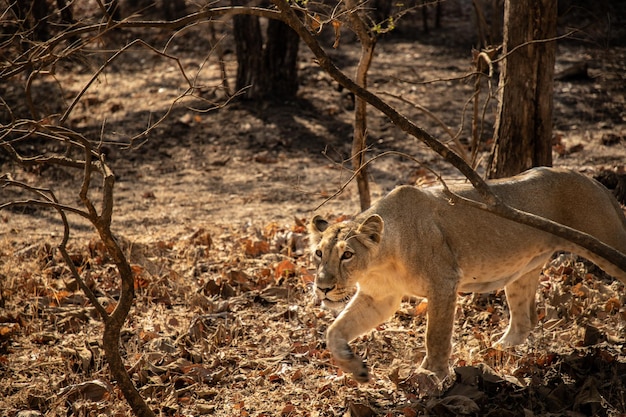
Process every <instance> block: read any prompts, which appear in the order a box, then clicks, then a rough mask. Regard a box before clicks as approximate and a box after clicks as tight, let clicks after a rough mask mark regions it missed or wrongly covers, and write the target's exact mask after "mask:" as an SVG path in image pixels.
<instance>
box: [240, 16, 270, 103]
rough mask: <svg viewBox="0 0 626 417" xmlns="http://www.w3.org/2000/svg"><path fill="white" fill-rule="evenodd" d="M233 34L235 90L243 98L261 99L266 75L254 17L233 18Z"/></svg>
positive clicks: (258, 27)
mask: <svg viewBox="0 0 626 417" xmlns="http://www.w3.org/2000/svg"><path fill="white" fill-rule="evenodd" d="M233 33H234V35H235V49H236V51H237V77H236V79H235V90H236V91H237V92H239V91H243V93H242V96H243V97H244V98H249V99H255V98H262V96H263V84H264V83H266V80H265V79H264V78H265V76H266V74H265V73H264V72H263V71H262V68H263V64H262V63H263V59H262V57H263V36H262V35H261V24H260V23H259V18H258V17H256V16H247V15H238V16H234V17H233Z"/></svg>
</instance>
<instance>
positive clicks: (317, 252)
mask: <svg viewBox="0 0 626 417" xmlns="http://www.w3.org/2000/svg"><path fill="white" fill-rule="evenodd" d="M315 256H317V257H318V258H320V259H322V251H321V250H319V249H318V250H316V251H315Z"/></svg>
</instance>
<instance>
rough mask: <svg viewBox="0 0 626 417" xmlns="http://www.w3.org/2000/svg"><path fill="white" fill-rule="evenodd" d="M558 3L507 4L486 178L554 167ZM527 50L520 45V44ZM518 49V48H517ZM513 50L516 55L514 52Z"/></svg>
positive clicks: (520, 0)
mask: <svg viewBox="0 0 626 417" xmlns="http://www.w3.org/2000/svg"><path fill="white" fill-rule="evenodd" d="M556 3H557V2H556V1H554V0H506V2H505V6H504V48H503V53H504V54H510V55H508V56H507V57H506V59H504V61H503V63H502V69H501V73H500V97H499V98H500V100H499V105H498V113H497V116H496V123H495V135H494V146H493V149H492V153H491V157H490V161H489V167H488V175H489V177H490V178H500V177H506V176H511V175H515V174H518V173H520V172H522V171H524V170H526V169H528V168H531V167H533V166H542V165H545V166H550V165H552V108H553V104H552V92H553V81H554V80H553V78H554V60H555V51H556V43H555V42H554V41H552V42H536V43H528V42H529V41H533V40H535V41H541V40H545V39H549V38H554V37H555V36H556V19H557V5H556ZM525 43H528V44H526V45H523V46H520V45H522V44H525ZM516 47H519V48H517V49H515V48H516ZM514 49H515V50H514Z"/></svg>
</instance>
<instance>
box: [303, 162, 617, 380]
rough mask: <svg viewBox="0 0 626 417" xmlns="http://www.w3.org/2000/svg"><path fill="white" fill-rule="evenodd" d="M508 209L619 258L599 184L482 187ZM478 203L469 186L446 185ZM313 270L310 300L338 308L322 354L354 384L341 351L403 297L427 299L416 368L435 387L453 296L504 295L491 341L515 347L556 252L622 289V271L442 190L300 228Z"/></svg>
mask: <svg viewBox="0 0 626 417" xmlns="http://www.w3.org/2000/svg"><path fill="white" fill-rule="evenodd" d="M489 184H490V185H491V187H492V189H493V191H494V193H495V194H496V195H498V196H499V197H500V198H501V199H502V200H503V201H504V202H505V203H507V204H509V205H510V206H513V207H515V208H518V209H521V210H524V211H527V212H531V213H534V214H537V215H540V216H543V217H546V218H548V219H551V220H554V221H556V222H559V223H562V224H565V225H567V226H570V227H572V228H575V229H578V230H580V231H583V232H586V233H588V234H590V235H592V236H594V237H595V238H597V239H599V240H601V241H603V242H604V243H606V244H608V245H610V246H612V247H614V248H615V249H617V250H619V251H621V252H622V253H626V219H625V218H624V213H623V212H622V210H621V208H620V207H619V205H618V204H617V202H616V201H615V199H614V198H613V196H612V195H611V194H610V193H609V191H608V190H607V189H605V188H604V187H603V186H602V185H600V184H599V183H597V182H596V181H594V180H592V179H589V178H587V177H585V176H583V175H581V174H578V173H576V172H572V171H568V170H564V169H553V168H535V169H532V170H529V171H526V172H525V173H522V174H520V175H518V176H515V177H513V178H509V179H503V180H497V181H493V182H490V183H489ZM450 189H451V190H452V191H453V192H455V193H457V194H459V195H461V196H464V197H469V198H472V199H479V196H478V193H477V192H476V191H475V190H474V189H473V188H472V187H471V186H469V185H461V186H457V187H450ZM309 230H310V233H311V237H312V239H311V241H312V248H313V251H314V254H315V259H316V262H317V264H318V266H317V274H316V278H315V286H316V293H317V296H318V297H319V298H320V299H321V300H322V301H323V303H324V304H326V305H328V306H330V307H338V306H343V305H344V304H345V303H346V302H347V301H348V300H350V297H351V296H352V294H353V292H354V288H355V287H356V288H357V292H356V295H355V296H354V297H353V298H352V299H351V300H350V301H349V303H348V304H347V306H346V307H345V309H344V310H343V311H342V312H341V314H340V315H339V316H338V317H337V319H336V320H335V321H334V322H333V323H332V325H331V326H330V327H329V328H328V333H327V342H328V343H327V346H328V348H329V349H330V351H331V353H332V355H333V357H334V358H335V360H336V361H337V363H338V365H339V366H340V367H341V368H342V369H343V370H344V371H346V372H350V373H352V374H353V375H354V378H355V379H356V380H357V381H359V382H366V381H368V379H369V375H368V370H367V367H366V366H365V364H364V363H363V360H362V359H361V358H360V357H358V356H357V355H356V354H355V353H354V352H353V351H352V349H351V348H350V346H349V345H348V342H350V341H351V340H353V339H354V338H356V337H357V336H359V335H361V334H363V333H365V332H367V331H368V330H370V329H372V328H374V327H375V326H377V325H378V324H380V323H382V322H383V321H385V320H386V319H387V318H389V317H390V316H391V315H392V314H393V313H394V312H395V311H396V310H397V309H398V308H399V306H400V302H401V300H402V297H403V296H405V295H414V296H418V297H426V298H427V299H428V321H427V328H426V357H425V358H424V360H423V362H422V364H421V368H422V369H423V370H426V371H430V372H432V373H434V374H435V375H436V376H437V377H438V378H440V379H443V378H444V377H446V376H447V375H448V373H449V364H448V362H449V357H450V352H451V349H452V342H451V336H452V328H453V323H454V311H455V300H456V295H457V292H459V291H462V292H488V291H492V290H496V289H498V288H502V287H504V289H505V294H506V298H507V302H508V305H509V310H510V320H509V325H508V328H507V330H506V332H505V333H504V335H503V336H502V338H501V339H500V340H499V341H498V343H500V344H502V345H515V344H520V343H523V342H524V341H525V340H526V338H527V336H528V335H529V333H530V331H531V330H532V329H533V328H534V326H535V325H536V323H537V312H536V308H535V292H536V290H537V285H538V280H539V275H540V272H541V270H542V268H543V266H544V264H545V263H546V262H547V261H548V260H549V259H550V258H551V256H552V255H553V254H554V252H555V251H558V250H563V251H569V252H574V253H577V254H579V255H581V256H583V257H585V258H587V259H589V260H591V261H593V262H594V263H595V264H597V265H598V266H600V267H601V268H602V269H603V270H604V271H605V272H607V273H609V274H611V275H612V276H614V277H616V278H618V279H619V280H621V281H622V282H624V283H626V272H625V271H622V270H620V269H619V268H617V267H616V266H615V265H613V264H610V263H608V262H607V261H605V260H604V259H602V258H599V257H598V256H596V255H594V254H592V253H590V252H589V251H587V250H585V249H583V248H581V247H579V246H577V245H575V244H574V243H571V242H569V241H566V240H563V239H560V238H557V237H555V236H553V235H551V234H548V233H546V232H542V231H539V230H537V229H533V228H531V227H528V226H524V225H521V224H518V223H515V222H512V221H509V220H506V219H503V218H500V217H497V216H496V215H493V214H491V213H488V212H486V211H482V210H479V209H476V208H471V207H469V206H467V205H465V204H456V205H453V204H451V203H450V201H449V198H448V197H447V196H446V195H445V194H444V192H443V191H442V189H441V188H437V187H435V188H431V189H419V188H415V187H411V186H402V187H399V188H397V189H395V190H394V191H392V192H391V193H390V194H389V195H387V196H386V197H384V198H382V199H381V200H379V201H378V202H377V203H376V204H375V205H373V206H372V207H371V208H370V209H368V210H366V211H364V212H363V213H361V214H359V215H358V216H356V218H355V219H354V220H351V221H346V222H342V223H337V224H332V225H331V224H329V223H328V222H327V221H326V220H324V219H322V218H321V217H319V216H315V217H314V218H313V219H312V221H311V224H310V226H309Z"/></svg>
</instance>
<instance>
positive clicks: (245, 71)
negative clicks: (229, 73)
mask: <svg viewBox="0 0 626 417" xmlns="http://www.w3.org/2000/svg"><path fill="white" fill-rule="evenodd" d="M233 32H234V36H235V46H236V49H237V78H236V85H235V88H236V90H237V91H241V92H242V97H243V98H245V99H250V100H267V99H274V100H289V99H293V98H294V97H295V96H296V93H297V91H298V70H297V68H298V67H297V58H298V44H299V41H300V38H299V37H298V35H297V34H296V33H295V32H294V31H293V29H291V28H290V27H289V26H287V25H286V24H284V23H283V22H280V21H277V20H270V21H269V22H268V23H267V36H266V41H265V45H264V44H263V35H262V31H261V24H260V22H259V18H258V17H256V16H246V15H238V16H234V17H233Z"/></svg>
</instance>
